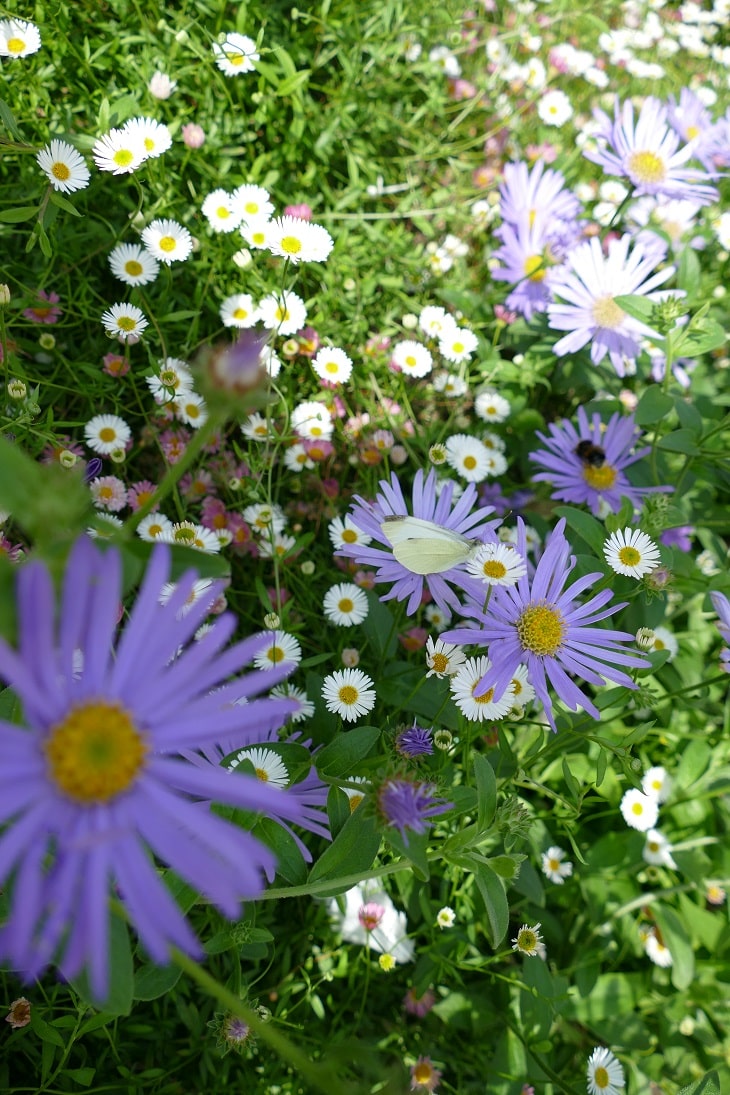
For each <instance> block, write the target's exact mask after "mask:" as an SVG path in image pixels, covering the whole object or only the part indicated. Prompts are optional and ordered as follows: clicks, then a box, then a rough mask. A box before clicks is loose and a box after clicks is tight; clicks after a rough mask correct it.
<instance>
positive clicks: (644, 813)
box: [621, 789, 659, 833]
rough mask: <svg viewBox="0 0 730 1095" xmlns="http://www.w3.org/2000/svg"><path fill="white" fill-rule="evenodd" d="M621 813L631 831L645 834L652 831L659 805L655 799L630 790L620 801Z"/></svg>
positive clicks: (657, 815)
mask: <svg viewBox="0 0 730 1095" xmlns="http://www.w3.org/2000/svg"><path fill="white" fill-rule="evenodd" d="M621 813H622V814H623V818H624V821H625V822H626V824H627V825H630V826H631V828H632V829H638V830H639V832H640V833H645V832H647V831H648V830H649V829H653V828H654V826H655V825H656V823H657V818H658V817H659V804H658V801H657V799H656V798H651V797H650V796H649V795H645V794H643V793H642V792H641V791H637V790H636V789H632V790H631V791H627V792H626V793H625V794H624V796H623V798H622V799H621Z"/></svg>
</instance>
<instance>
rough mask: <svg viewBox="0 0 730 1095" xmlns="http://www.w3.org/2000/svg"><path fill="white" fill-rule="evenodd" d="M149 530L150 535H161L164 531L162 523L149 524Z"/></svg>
mask: <svg viewBox="0 0 730 1095" xmlns="http://www.w3.org/2000/svg"><path fill="white" fill-rule="evenodd" d="M147 532H148V534H149V535H150V536H159V535H160V533H161V532H162V525H149V527H148V529H147Z"/></svg>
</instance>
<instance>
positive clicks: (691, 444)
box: [657, 430, 699, 456]
mask: <svg viewBox="0 0 730 1095" xmlns="http://www.w3.org/2000/svg"><path fill="white" fill-rule="evenodd" d="M657 448H658V449H666V451H667V452H683V453H686V454H687V455H688V456H696V455H697V453H698V452H699V449H698V448H697V435H696V433H695V431H694V430H672V432H671V433H668V434H665V436H664V437H662V438H660V439H659V441H658V442H657Z"/></svg>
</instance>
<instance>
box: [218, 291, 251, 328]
mask: <svg viewBox="0 0 730 1095" xmlns="http://www.w3.org/2000/svg"><path fill="white" fill-rule="evenodd" d="M219 315H220V317H221V320H222V321H223V325H224V327H253V326H254V324H255V323H257V322H258V318H259V317H258V308H257V307H256V304H255V302H254V299H253V297H252V296H251V295H250V293H234V294H233V295H232V296H230V297H226V299H225V300H224V301H223V303H222V304H221V306H220V309H219Z"/></svg>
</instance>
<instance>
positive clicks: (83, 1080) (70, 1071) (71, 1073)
mask: <svg viewBox="0 0 730 1095" xmlns="http://www.w3.org/2000/svg"><path fill="white" fill-rule="evenodd" d="M63 1074H64V1076H68V1077H69V1078H70V1079H71V1080H75V1081H76V1083H77V1084H81V1086H82V1087H90V1086H91V1084H93V1082H94V1076H95V1075H96V1069H95V1068H64V1070H63Z"/></svg>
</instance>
